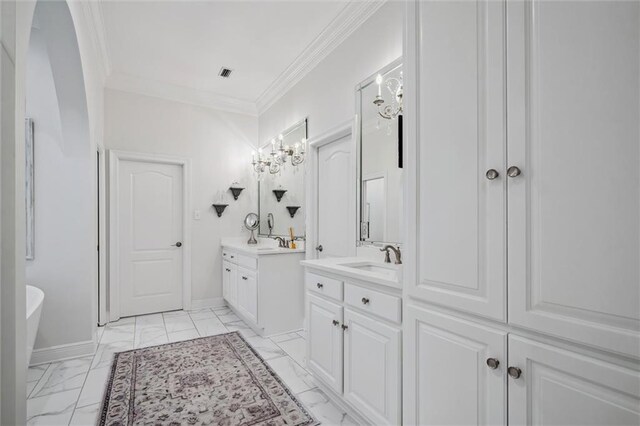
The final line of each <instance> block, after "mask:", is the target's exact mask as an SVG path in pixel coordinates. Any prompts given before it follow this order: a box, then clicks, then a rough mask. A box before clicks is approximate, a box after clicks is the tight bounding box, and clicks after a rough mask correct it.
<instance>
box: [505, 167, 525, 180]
mask: <svg viewBox="0 0 640 426" xmlns="http://www.w3.org/2000/svg"><path fill="white" fill-rule="evenodd" d="M521 173H522V171H521V170H520V169H519V168H518V167H516V166H511V167H509V168H508V169H507V175H508V176H509V177H511V178H514V177H517V176H520V174H521Z"/></svg>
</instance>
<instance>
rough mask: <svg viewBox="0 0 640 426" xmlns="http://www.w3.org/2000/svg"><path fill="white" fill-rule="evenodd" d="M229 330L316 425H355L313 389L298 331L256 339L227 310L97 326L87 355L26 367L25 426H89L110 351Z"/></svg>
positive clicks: (170, 314) (154, 316) (176, 313)
mask: <svg viewBox="0 0 640 426" xmlns="http://www.w3.org/2000/svg"><path fill="white" fill-rule="evenodd" d="M229 331H239V332H240V333H241V334H242V335H243V336H244V337H245V339H246V340H247V341H248V342H249V344H250V345H251V346H253V347H254V348H255V349H256V351H257V352H258V353H259V354H260V355H261V356H262V357H263V358H264V359H265V360H266V362H267V363H268V364H269V365H270V366H271V368H273V370H274V371H275V372H276V373H277V374H278V375H279V376H280V377H281V378H282V380H283V381H284V382H285V383H286V384H287V386H289V388H290V389H291V390H292V392H293V393H295V394H296V396H297V397H298V399H299V400H300V401H301V402H302V403H303V404H305V405H306V407H307V408H308V409H309V410H310V411H311V412H312V413H313V415H314V416H316V418H317V419H318V420H319V421H321V422H322V424H325V425H354V424H356V422H355V420H354V419H353V418H351V417H350V416H349V415H347V414H346V413H345V412H344V411H343V410H342V409H340V408H339V407H338V406H336V405H335V404H333V403H332V402H331V401H330V400H329V398H328V397H327V396H326V395H325V394H324V392H322V391H321V390H320V389H318V388H317V386H316V384H315V382H314V380H313V378H312V377H311V374H309V372H308V371H307V370H306V369H305V368H304V365H305V337H306V336H305V334H304V333H303V332H300V333H287V334H282V335H278V336H273V337H271V338H262V337H260V336H257V335H256V334H255V333H254V332H253V330H251V328H249V326H247V325H246V324H245V323H244V322H243V321H242V320H241V319H240V318H238V317H237V316H236V315H235V314H234V313H233V312H232V311H231V310H230V309H229V308H214V309H198V310H193V311H173V312H165V313H161V314H151V315H141V316H137V317H131V318H123V319H121V320H120V321H117V322H114V323H109V324H107V325H106V326H105V327H100V328H99V329H98V336H99V344H98V348H97V350H96V353H95V354H94V355H93V356H87V357H82V358H76V359H72V360H67V361H60V362H54V363H51V364H43V365H38V366H34V367H30V368H29V371H28V375H27V395H28V400H27V423H28V424H29V425H47V426H49V425H95V424H96V421H97V416H98V411H99V410H100V403H101V401H102V394H103V391H104V389H105V386H106V381H107V378H108V376H109V371H110V368H111V360H112V357H113V354H114V352H119V351H126V350H129V349H136V348H142V347H146V346H153V345H160V344H163V343H169V342H178V341H181V340H188V339H193V338H196V337H205V336H212V335H215V334H221V333H227V332H229Z"/></svg>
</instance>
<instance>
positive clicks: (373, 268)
mask: <svg viewBox="0 0 640 426" xmlns="http://www.w3.org/2000/svg"><path fill="white" fill-rule="evenodd" d="M300 264H301V265H302V266H306V267H307V268H309V269H317V270H320V271H325V272H331V273H334V274H338V275H341V276H346V277H349V278H354V279H358V280H362V281H367V282H372V283H375V284H380V285H384V286H388V287H394V288H402V265H395V264H392V263H384V262H377V261H373V260H370V259H367V258H364V257H333V258H327V259H314V260H303V261H301V262H300Z"/></svg>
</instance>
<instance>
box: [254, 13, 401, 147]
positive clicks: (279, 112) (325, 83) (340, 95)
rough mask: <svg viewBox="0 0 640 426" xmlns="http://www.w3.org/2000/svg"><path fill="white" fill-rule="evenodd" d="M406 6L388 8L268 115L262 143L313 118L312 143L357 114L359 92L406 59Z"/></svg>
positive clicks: (262, 128)
mask: <svg viewBox="0 0 640 426" xmlns="http://www.w3.org/2000/svg"><path fill="white" fill-rule="evenodd" d="M403 13H404V4H403V3H402V2H395V1H391V2H387V3H386V4H385V5H384V6H382V7H381V8H380V9H378V11H377V12H376V13H375V14H373V15H372V16H371V18H369V20H367V22H365V23H364V24H362V26H361V27H360V28H358V29H357V30H356V31H355V32H354V33H353V34H351V35H350V36H349V38H347V39H346V40H345V41H344V42H343V43H342V44H341V45H340V46H338V47H337V48H336V49H335V50H334V51H333V52H331V53H330V54H329V55H328V56H327V57H326V58H325V59H324V60H323V61H322V62H320V64H318V65H317V66H316V68H314V69H313V70H312V71H311V72H310V73H309V74H307V75H306V76H305V77H304V78H303V79H302V80H301V81H300V82H298V83H297V84H296V85H295V86H294V87H293V88H291V90H289V91H288V92H287V93H286V94H285V95H284V96H283V97H282V98H280V99H279V100H278V101H277V102H276V103H275V104H273V105H272V106H271V107H270V108H269V109H268V110H267V111H265V112H263V113H262V114H260V117H259V132H260V138H259V140H260V141H264V140H267V139H268V138H269V137H271V136H272V135H277V134H278V133H279V132H281V131H282V130H283V129H285V128H287V127H289V126H291V125H292V124H293V123H295V122H297V121H300V120H301V119H303V118H305V117H308V119H309V123H308V138H309V139H311V138H313V137H315V136H317V135H319V134H321V133H323V132H324V131H326V130H329V129H331V128H333V127H335V126H337V125H339V124H341V123H343V122H345V121H346V120H348V119H351V118H353V116H354V114H355V86H356V84H358V83H360V82H361V81H362V80H364V79H365V78H367V77H369V76H370V75H371V74H373V73H374V72H376V71H377V70H379V69H380V68H382V67H384V66H385V65H387V64H389V63H390V62H392V61H393V60H395V59H397V58H399V57H400V56H402V32H403Z"/></svg>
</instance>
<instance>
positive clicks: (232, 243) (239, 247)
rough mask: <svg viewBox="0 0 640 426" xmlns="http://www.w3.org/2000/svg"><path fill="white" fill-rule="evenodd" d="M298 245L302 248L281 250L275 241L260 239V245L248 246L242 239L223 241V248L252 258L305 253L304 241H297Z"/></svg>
mask: <svg viewBox="0 0 640 426" xmlns="http://www.w3.org/2000/svg"><path fill="white" fill-rule="evenodd" d="M296 244H300V246H301V247H302V248H296V249H290V248H280V247H278V243H277V242H276V241H275V240H269V239H265V238H258V244H251V245H250V244H247V241H246V240H244V239H242V240H240V239H226V240H222V242H221V245H222V247H224V248H226V249H229V250H233V251H235V252H238V253H244V254H248V255H250V256H262V255H272V254H292V253H304V252H305V249H304V241H296Z"/></svg>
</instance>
